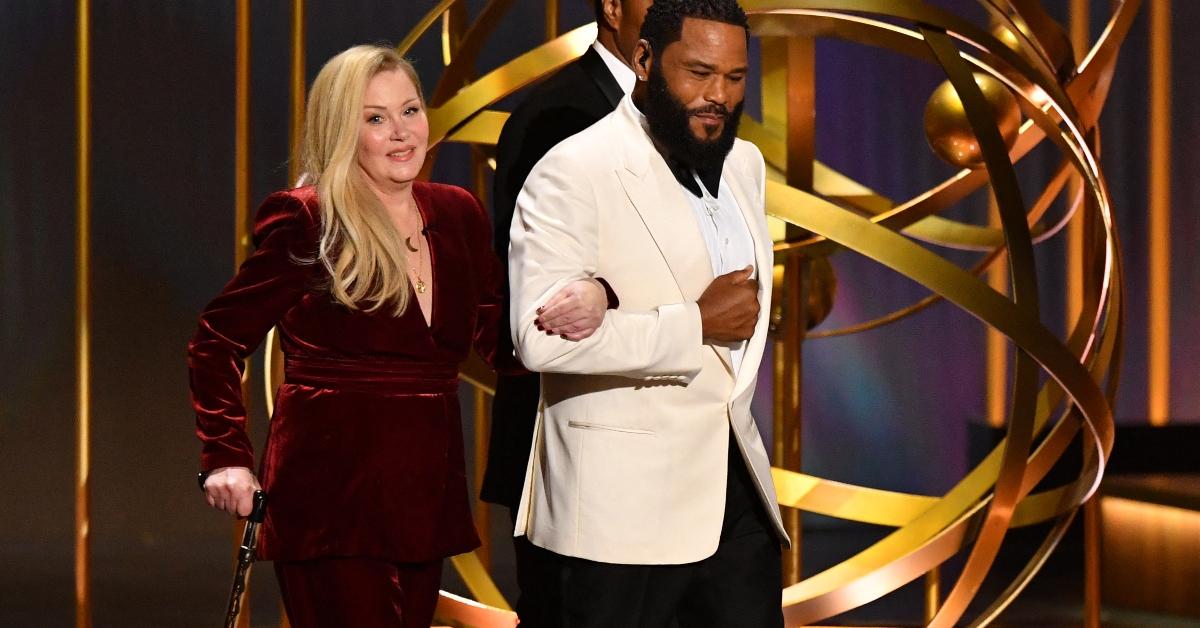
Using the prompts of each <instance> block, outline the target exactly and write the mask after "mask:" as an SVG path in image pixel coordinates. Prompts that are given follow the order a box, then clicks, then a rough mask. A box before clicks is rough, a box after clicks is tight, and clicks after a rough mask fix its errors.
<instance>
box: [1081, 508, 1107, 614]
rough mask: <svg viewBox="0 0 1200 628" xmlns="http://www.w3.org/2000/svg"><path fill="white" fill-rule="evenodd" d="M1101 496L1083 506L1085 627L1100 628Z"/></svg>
mask: <svg viewBox="0 0 1200 628" xmlns="http://www.w3.org/2000/svg"><path fill="white" fill-rule="evenodd" d="M1101 524H1102V521H1101V520H1100V495H1099V494H1096V495H1092V498H1091V499H1089V500H1087V501H1086V502H1084V504H1083V564H1084V569H1083V625H1084V626H1085V627H1086V628H1100V536H1101V527H1100V526H1101Z"/></svg>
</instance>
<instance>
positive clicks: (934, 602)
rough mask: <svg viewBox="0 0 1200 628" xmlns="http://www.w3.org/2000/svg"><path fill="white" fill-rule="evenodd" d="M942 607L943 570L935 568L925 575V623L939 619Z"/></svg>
mask: <svg viewBox="0 0 1200 628" xmlns="http://www.w3.org/2000/svg"><path fill="white" fill-rule="evenodd" d="M941 607H942V568H941V567H934V568H933V569H930V570H929V573H926V574H925V623H926V624H928V623H929V622H931V621H933V618H934V617H937V614H938V609H940V608H941Z"/></svg>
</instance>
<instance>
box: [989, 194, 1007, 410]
mask: <svg viewBox="0 0 1200 628" xmlns="http://www.w3.org/2000/svg"><path fill="white" fill-rule="evenodd" d="M988 226H989V227H991V228H993V229H999V228H1000V226H1001V225H1000V208H999V207H997V206H996V197H994V196H989V200H988ZM1006 255H1007V254H1006V253H1001V254H1000V256H999V257H997V258H996V261H994V262H992V265H991V266H989V267H988V270H987V281H988V285H989V286H991V287H992V289H993V290H995V291H996V292H999V293H1000V294H1004V295H1007V294H1008V265H1007V264H1005V256H1006ZM1007 382H1008V339H1007V338H1006V337H1005V336H1004V334H1002V333H1000V332H999V331H997V330H996V329H995V328H993V327H990V326H989V327H988V330H987V424H988V425H989V426H990V427H994V428H1002V427H1004V423H1005V420H1006V417H1007V416H1008V415H1007V413H1006V412H1005V404H1006V400H1007V398H1008V385H1007Z"/></svg>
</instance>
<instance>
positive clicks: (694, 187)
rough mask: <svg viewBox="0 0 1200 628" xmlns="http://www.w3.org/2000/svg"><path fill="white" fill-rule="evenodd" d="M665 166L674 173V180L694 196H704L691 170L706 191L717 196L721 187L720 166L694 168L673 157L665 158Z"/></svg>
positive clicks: (714, 196)
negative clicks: (709, 168) (705, 168)
mask: <svg viewBox="0 0 1200 628" xmlns="http://www.w3.org/2000/svg"><path fill="white" fill-rule="evenodd" d="M667 166H669V167H670V168H671V174H673V175H675V180H676V181H678V182H679V184H680V185H682V186H683V187H685V188H687V191H688V192H691V193H692V194H693V195H694V196H695V197H696V198H700V197H702V196H704V193H703V192H702V191H701V190H700V186H699V185H698V184H697V183H696V177H694V176H692V173H693V172H694V173H696V175H697V176H699V177H700V182H701V183H703V184H704V189H706V190H708V193H709V194H711V195H712V197H713V198H716V197H717V196H718V191H719V190H720V188H721V166H717V167H716V168H713V169H712V170H696V169H693V168H692V167H691V166H689V165H687V164H685V163H683V162H682V161H679V160H678V159H675V158H673V157H668V158H667Z"/></svg>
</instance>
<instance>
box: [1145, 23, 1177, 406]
mask: <svg viewBox="0 0 1200 628" xmlns="http://www.w3.org/2000/svg"><path fill="white" fill-rule="evenodd" d="M1149 200H1150V277H1149V283H1150V295H1149V296H1150V321H1149V322H1150V329H1149V338H1150V348H1149V359H1148V362H1149V377H1148V379H1149V381H1148V384H1147V396H1148V398H1149V399H1148V401H1149V408H1148V415H1149V417H1150V424H1151V425H1166V424H1167V421H1169V420H1170V412H1171V409H1170V400H1171V380H1170V370H1171V229H1170V224H1171V3H1170V0H1154V1H1153V2H1151V3H1150V199H1149Z"/></svg>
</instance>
